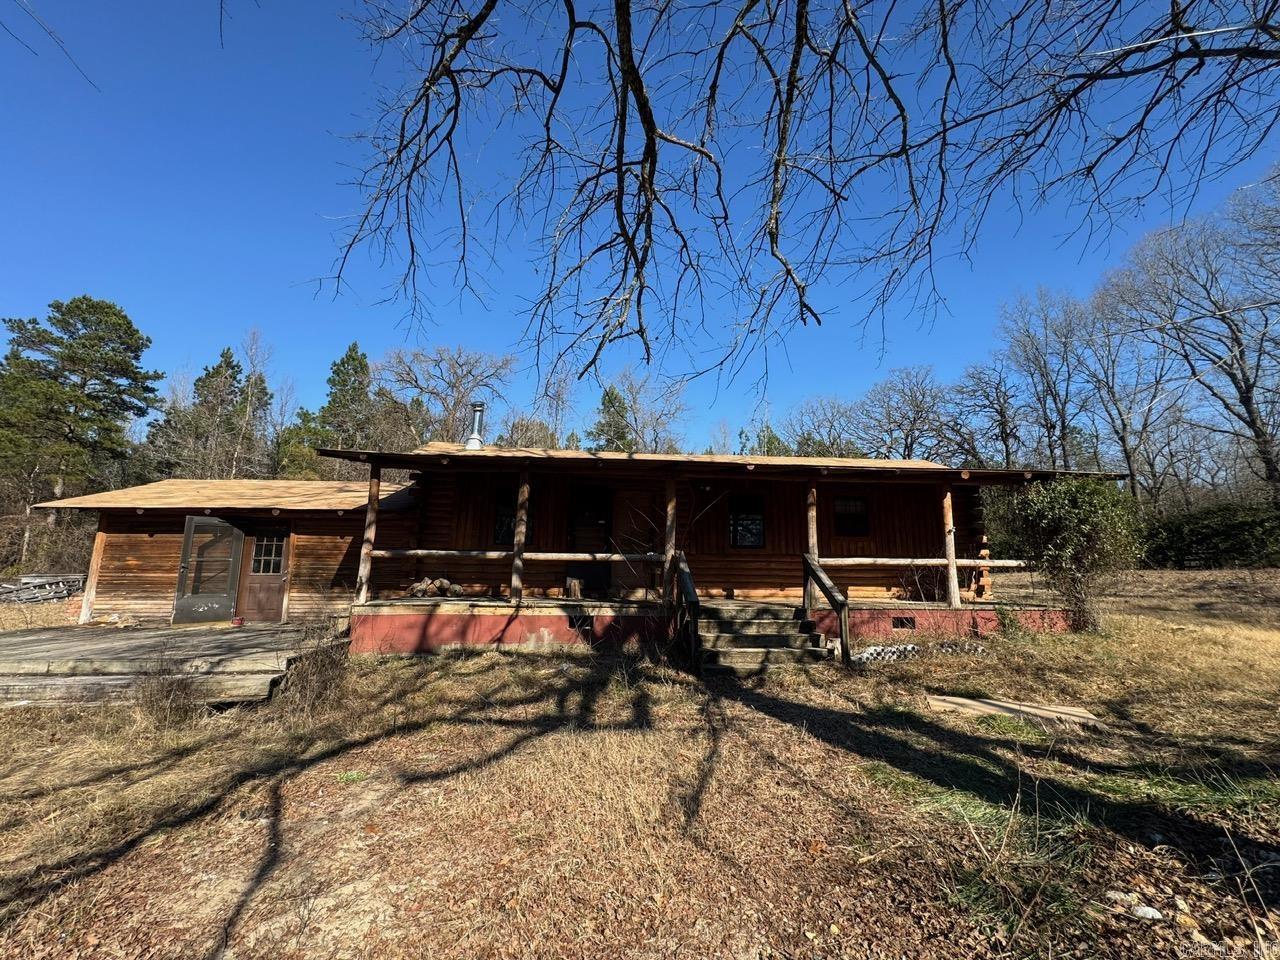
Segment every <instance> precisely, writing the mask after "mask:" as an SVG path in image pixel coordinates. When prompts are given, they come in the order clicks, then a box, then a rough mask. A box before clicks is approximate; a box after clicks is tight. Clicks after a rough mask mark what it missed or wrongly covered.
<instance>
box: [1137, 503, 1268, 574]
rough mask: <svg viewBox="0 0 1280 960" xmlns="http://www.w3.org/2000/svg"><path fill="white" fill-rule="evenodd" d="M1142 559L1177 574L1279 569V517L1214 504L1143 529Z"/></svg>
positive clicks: (1262, 509) (1260, 507)
mask: <svg viewBox="0 0 1280 960" xmlns="http://www.w3.org/2000/svg"><path fill="white" fill-rule="evenodd" d="M1146 542H1147V544H1146V553H1145V556H1144V559H1145V560H1146V562H1147V563H1148V564H1149V565H1151V566H1153V567H1173V568H1175V569H1179V570H1186V569H1196V568H1210V569H1213V568H1218V569H1220V568H1223V567H1275V566H1280V511H1277V510H1276V509H1275V508H1274V507H1272V506H1271V505H1269V504H1261V503H1215V504H1210V505H1208V506H1205V507H1200V508H1198V509H1195V510H1188V511H1186V512H1184V513H1178V514H1174V515H1173V516H1170V517H1156V518H1154V519H1152V520H1151V521H1150V522H1149V523H1148V524H1147V530H1146Z"/></svg>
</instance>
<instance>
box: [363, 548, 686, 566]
mask: <svg viewBox="0 0 1280 960" xmlns="http://www.w3.org/2000/svg"><path fill="white" fill-rule="evenodd" d="M373 556H374V557H377V558H378V559H382V560H387V559H394V558H396V557H402V558H405V559H432V558H435V559H447V558H450V557H454V558H459V559H466V560H510V559H511V558H512V556H514V552H513V551H511V550H426V549H418V548H416V547H387V548H385V549H380V550H374V551H373ZM524 559H525V560H526V561H528V560H533V561H535V562H537V561H547V562H552V561H564V562H575V561H595V562H598V563H661V562H662V554H660V553H587V552H580V553H575V552H549V551H542V552H537V551H528V552H526V553H525V555H524Z"/></svg>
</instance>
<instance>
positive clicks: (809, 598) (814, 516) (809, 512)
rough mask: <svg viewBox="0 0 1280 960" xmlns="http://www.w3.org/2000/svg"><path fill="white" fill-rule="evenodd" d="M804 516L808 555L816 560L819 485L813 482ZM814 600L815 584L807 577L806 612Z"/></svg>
mask: <svg viewBox="0 0 1280 960" xmlns="http://www.w3.org/2000/svg"><path fill="white" fill-rule="evenodd" d="M804 515H805V525H806V528H807V530H808V540H807V544H808V553H809V555H810V556H811V557H814V558H815V559H816V558H817V556H818V485H817V483H815V482H814V481H812V480H810V481H809V489H808V491H807V492H806V493H805V498H804ZM814 599H815V598H814V596H813V584H812V583H811V582H810V581H809V579H808V578H807V577H806V578H805V581H804V608H805V611H806V612H807V611H809V610H812V609H813V606H814Z"/></svg>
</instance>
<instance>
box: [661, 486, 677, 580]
mask: <svg viewBox="0 0 1280 960" xmlns="http://www.w3.org/2000/svg"><path fill="white" fill-rule="evenodd" d="M663 488H664V491H665V493H666V495H667V525H666V530H665V531H664V533H665V535H664V538H663V543H662V592H663V593H664V594H666V593H667V591H668V590H670V591H671V592H672V596H674V593H675V589H674V584H673V583H672V580H671V577H672V574H673V573H674V571H675V562H676V482H675V480H673V479H672V478H670V477H668V478H667V482H666V483H665V484H664V485H663Z"/></svg>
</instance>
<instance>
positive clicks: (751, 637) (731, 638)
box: [699, 631, 827, 650]
mask: <svg viewBox="0 0 1280 960" xmlns="http://www.w3.org/2000/svg"><path fill="white" fill-rule="evenodd" d="M699 639H700V640H701V641H702V646H703V647H704V648H706V649H708V650H758V649H761V648H767V649H770V650H777V649H788V650H804V649H809V648H815V647H823V648H825V647H826V645H827V638H826V637H824V636H823V635H822V634H820V633H772V634H770V633H748V634H743V633H703V632H702V631H699Z"/></svg>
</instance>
